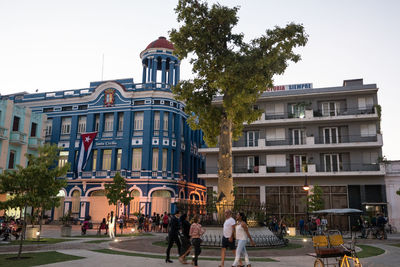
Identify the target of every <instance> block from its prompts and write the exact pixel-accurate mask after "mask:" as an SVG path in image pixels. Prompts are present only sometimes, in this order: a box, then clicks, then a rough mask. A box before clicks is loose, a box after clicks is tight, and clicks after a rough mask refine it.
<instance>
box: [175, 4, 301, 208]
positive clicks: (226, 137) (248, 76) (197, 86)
mask: <svg viewBox="0 0 400 267" xmlns="http://www.w3.org/2000/svg"><path fill="white" fill-rule="evenodd" d="M238 10H239V7H233V8H230V7H226V6H222V5H220V4H213V5H212V6H211V7H209V6H208V4H207V2H206V1H198V0H180V1H179V3H178V5H177V7H176V8H175V12H176V13H177V19H178V22H180V27H179V29H172V30H171V32H170V39H171V41H172V42H173V43H174V47H175V53H176V54H177V56H178V57H179V58H180V59H184V58H187V57H191V59H190V63H191V64H192V66H193V69H192V72H193V74H194V78H193V79H190V80H183V81H180V82H179V84H178V85H177V86H175V87H174V88H173V92H174V93H175V94H176V95H177V99H179V100H182V101H184V102H185V103H186V108H185V110H186V112H187V113H188V114H189V115H190V117H189V119H188V122H189V124H190V126H191V128H192V129H201V130H202V131H203V132H204V138H205V141H206V143H207V144H208V145H209V146H215V145H216V144H217V143H219V155H218V168H219V170H218V199H219V200H220V201H221V200H223V199H224V200H225V203H227V204H229V205H232V204H233V200H234V196H233V192H232V189H233V178H232V139H238V138H239V137H240V136H241V134H242V130H243V124H244V123H245V122H247V123H248V124H250V123H252V122H253V121H255V120H257V119H258V118H259V117H260V115H261V111H259V110H255V109H253V105H254V103H255V102H256V101H257V99H258V97H259V96H260V95H261V93H263V92H264V91H265V90H266V88H268V87H272V86H273V78H274V75H276V74H283V72H284V71H285V69H286V68H287V66H288V63H289V61H293V62H297V61H299V60H300V55H298V54H296V53H295V52H294V51H293V50H294V48H295V47H298V46H304V45H305V44H306V42H307V35H306V34H305V31H304V28H303V26H302V25H299V24H294V23H290V24H288V25H286V27H284V28H281V27H278V26H276V27H275V28H274V29H272V30H267V31H266V33H265V34H264V35H261V36H260V37H258V38H255V39H253V40H251V41H250V42H248V43H247V42H245V41H244V34H243V33H234V32H233V28H234V26H235V25H236V24H237V23H238V21H239V18H238V16H237V12H238Z"/></svg>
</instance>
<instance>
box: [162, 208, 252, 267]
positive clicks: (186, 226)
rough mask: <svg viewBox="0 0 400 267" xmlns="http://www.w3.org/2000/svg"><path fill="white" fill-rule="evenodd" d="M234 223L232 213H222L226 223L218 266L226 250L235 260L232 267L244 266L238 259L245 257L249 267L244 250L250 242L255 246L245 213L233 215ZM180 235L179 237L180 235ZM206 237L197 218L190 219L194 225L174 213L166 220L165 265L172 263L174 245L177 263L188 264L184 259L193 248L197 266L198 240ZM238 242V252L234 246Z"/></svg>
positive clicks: (194, 262)
mask: <svg viewBox="0 0 400 267" xmlns="http://www.w3.org/2000/svg"><path fill="white" fill-rule="evenodd" d="M235 217H236V219H234V218H233V217H232V211H230V210H226V211H225V222H224V226H223V237H222V248H221V264H220V267H223V266H224V263H225V255H226V249H230V250H232V252H233V254H234V255H235V260H234V262H233V264H232V266H243V263H242V260H241V256H243V257H244V260H245V264H246V266H247V267H251V264H250V260H249V256H248V254H247V250H246V244H247V239H249V240H250V243H251V245H252V246H255V243H254V241H253V239H252V237H251V235H250V233H249V230H248V226H247V219H246V216H245V214H244V213H242V212H240V213H237V214H236V216H235ZM180 231H181V232H182V233H180ZM204 233H205V229H204V228H203V227H202V226H201V224H200V217H199V215H195V216H194V217H193V223H192V224H190V222H189V221H188V220H187V214H182V215H181V214H180V213H179V211H177V212H175V213H174V214H173V215H172V216H171V217H170V220H169V224H168V247H167V251H166V254H167V255H166V259H165V262H166V263H171V262H172V261H171V259H170V251H171V248H172V246H173V244H174V243H176V245H177V247H178V252H179V255H180V257H179V261H180V262H181V263H182V264H185V263H187V262H186V257H187V256H188V255H189V254H190V252H191V250H192V248H194V258H193V260H192V264H193V265H194V266H195V267H197V266H198V257H199V255H200V253H201V247H200V245H201V241H202V240H201V237H202V235H203V234H204ZM235 240H237V241H238V242H237V248H236V242H235Z"/></svg>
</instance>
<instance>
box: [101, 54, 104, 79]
mask: <svg viewBox="0 0 400 267" xmlns="http://www.w3.org/2000/svg"><path fill="white" fill-rule="evenodd" d="M103 74H104V53H103V60H102V63H101V80H102V81H103Z"/></svg>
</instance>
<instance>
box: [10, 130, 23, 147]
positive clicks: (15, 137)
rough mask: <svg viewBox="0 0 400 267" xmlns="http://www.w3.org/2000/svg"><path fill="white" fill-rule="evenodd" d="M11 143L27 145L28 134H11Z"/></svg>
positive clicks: (15, 132) (14, 132) (13, 132)
mask: <svg viewBox="0 0 400 267" xmlns="http://www.w3.org/2000/svg"><path fill="white" fill-rule="evenodd" d="M10 142H12V143H18V144H26V134H25V133H21V132H17V131H12V132H11V134H10Z"/></svg>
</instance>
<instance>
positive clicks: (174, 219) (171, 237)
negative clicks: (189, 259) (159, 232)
mask: <svg viewBox="0 0 400 267" xmlns="http://www.w3.org/2000/svg"><path fill="white" fill-rule="evenodd" d="M179 215H180V213H179V211H176V212H175V214H173V215H172V216H171V221H170V222H169V232H168V248H167V257H166V259H165V262H166V263H172V261H171V259H170V257H169V254H170V251H171V248H172V245H173V244H174V242H175V243H176V245H177V246H178V252H179V256H180V255H182V252H181V241H180V240H179V230H180V228H181V226H180V223H179V219H178V218H179Z"/></svg>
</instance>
